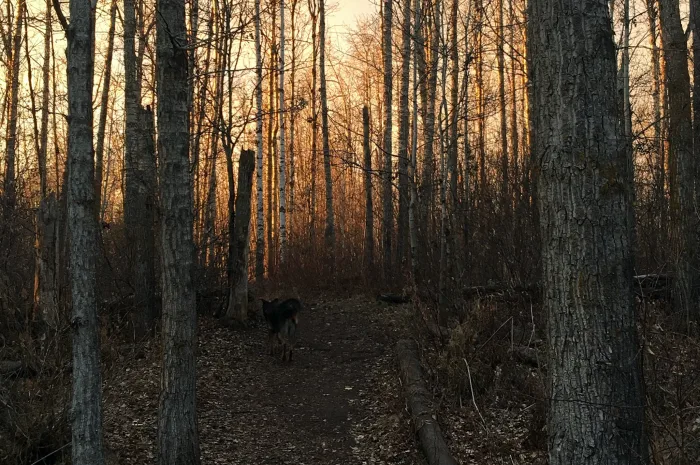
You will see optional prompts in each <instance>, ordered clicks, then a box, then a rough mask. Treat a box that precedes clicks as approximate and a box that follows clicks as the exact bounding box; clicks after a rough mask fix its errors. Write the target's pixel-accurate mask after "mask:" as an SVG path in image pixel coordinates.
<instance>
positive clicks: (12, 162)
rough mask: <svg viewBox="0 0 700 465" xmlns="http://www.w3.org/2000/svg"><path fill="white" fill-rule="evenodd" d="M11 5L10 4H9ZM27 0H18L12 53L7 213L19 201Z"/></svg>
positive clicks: (6, 161)
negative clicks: (20, 107) (22, 59)
mask: <svg viewBox="0 0 700 465" xmlns="http://www.w3.org/2000/svg"><path fill="white" fill-rule="evenodd" d="M8 6H9V5H8ZM26 8H27V6H26V0H18V1H17V9H16V10H15V25H14V28H13V35H12V55H11V62H10V63H11V68H10V70H9V71H10V76H9V81H10V89H9V90H10V93H9V97H8V99H9V116H8V119H7V135H6V139H5V140H6V144H5V184H4V186H3V187H4V193H5V207H6V210H5V214H6V215H10V214H11V213H12V211H13V210H14V207H15V203H16V201H17V192H16V182H17V180H16V162H17V161H16V150H17V109H18V104H19V90H20V89H19V78H20V76H19V72H20V52H21V51H22V41H23V36H22V24H23V21H24V13H25V11H26Z"/></svg>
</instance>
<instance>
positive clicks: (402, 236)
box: [396, 0, 411, 265]
mask: <svg viewBox="0 0 700 465" xmlns="http://www.w3.org/2000/svg"><path fill="white" fill-rule="evenodd" d="M401 40H402V44H401V87H400V92H399V153H398V154H399V215H398V218H397V234H396V259H397V261H398V263H399V265H401V262H402V261H403V259H404V255H405V250H404V249H405V244H406V239H407V236H408V202H409V194H408V189H409V180H408V163H409V156H408V128H409V126H408V123H409V121H408V120H409V110H408V87H409V81H410V71H411V0H404V2H403V24H402V25H401Z"/></svg>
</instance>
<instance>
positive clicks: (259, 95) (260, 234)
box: [255, 0, 265, 284]
mask: <svg viewBox="0 0 700 465" xmlns="http://www.w3.org/2000/svg"><path fill="white" fill-rule="evenodd" d="M255 81H256V82H255V136H256V142H257V147H256V150H257V152H256V155H255V158H256V161H257V163H256V167H255V175H256V178H255V179H256V185H255V186H256V215H255V221H256V231H255V232H256V236H255V237H256V240H255V280H256V281H257V283H258V284H260V283H262V280H263V278H264V277H265V223H264V215H263V211H264V205H265V204H264V203H263V107H262V106H263V91H262V50H261V43H260V0H255Z"/></svg>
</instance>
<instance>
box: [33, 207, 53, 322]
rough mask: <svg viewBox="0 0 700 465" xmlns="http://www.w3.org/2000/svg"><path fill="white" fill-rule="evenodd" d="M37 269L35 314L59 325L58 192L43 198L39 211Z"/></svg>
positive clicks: (42, 319)
mask: <svg viewBox="0 0 700 465" xmlns="http://www.w3.org/2000/svg"><path fill="white" fill-rule="evenodd" d="M37 228H38V235H37V239H38V240H37V252H36V253H37V272H36V278H35V279H36V281H35V288H34V294H35V295H34V302H35V305H36V306H37V308H35V317H37V316H39V317H40V319H41V321H42V322H44V323H46V324H48V325H49V326H50V327H52V328H54V329H55V328H57V327H58V326H57V325H58V323H59V319H58V317H59V315H58V283H57V280H56V279H57V272H56V271H57V270H56V243H57V241H56V239H57V235H58V202H57V201H56V195H55V194H54V193H51V194H49V195H48V196H47V197H45V198H43V199H42V200H41V203H40V204H39V210H38V211H37Z"/></svg>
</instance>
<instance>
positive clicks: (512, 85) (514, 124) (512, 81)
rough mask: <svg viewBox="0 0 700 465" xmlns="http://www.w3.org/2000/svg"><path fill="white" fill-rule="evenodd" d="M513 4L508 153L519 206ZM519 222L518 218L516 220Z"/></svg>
mask: <svg viewBox="0 0 700 465" xmlns="http://www.w3.org/2000/svg"><path fill="white" fill-rule="evenodd" d="M513 3H515V0H508V17H509V18H510V27H509V28H508V29H509V41H510V140H511V144H510V151H511V158H512V160H513V184H512V185H513V187H514V188H515V191H514V197H515V198H514V199H513V200H514V203H515V205H516V206H518V205H520V192H521V186H520V182H521V180H520V164H521V162H520V147H519V144H520V140H519V132H518V131H519V130H520V128H519V127H518V98H517V84H516V68H515V67H516V62H517V60H516V56H517V53H518V52H517V48H516V47H517V45H516V43H515V27H516V24H517V23H518V18H517V17H516V13H515V9H514V8H513ZM518 221H519V218H518Z"/></svg>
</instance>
